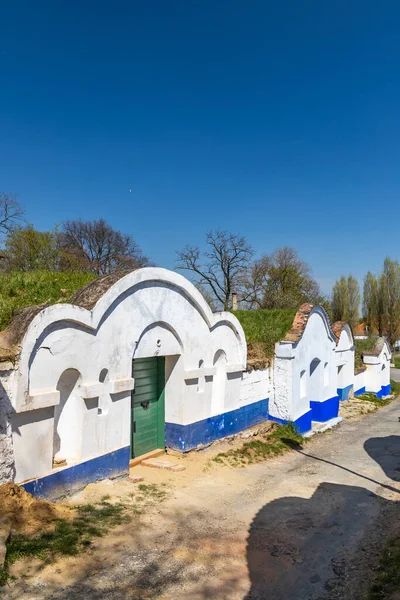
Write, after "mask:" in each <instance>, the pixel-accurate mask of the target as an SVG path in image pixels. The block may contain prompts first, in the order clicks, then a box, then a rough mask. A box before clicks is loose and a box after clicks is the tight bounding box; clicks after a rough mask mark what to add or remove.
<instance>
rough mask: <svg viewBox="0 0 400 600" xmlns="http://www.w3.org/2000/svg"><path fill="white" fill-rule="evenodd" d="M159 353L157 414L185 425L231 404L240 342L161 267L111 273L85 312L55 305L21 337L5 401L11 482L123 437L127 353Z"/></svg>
mask: <svg viewBox="0 0 400 600" xmlns="http://www.w3.org/2000/svg"><path fill="white" fill-rule="evenodd" d="M149 356H165V357H166V389H165V397H166V402H165V412H166V421H167V422H171V423H177V424H182V425H186V424H187V423H194V422H197V421H200V420H202V419H204V418H208V417H209V416H210V415H213V414H215V415H217V414H221V413H224V412H227V411H232V410H235V409H237V408H238V407H239V406H240V385H241V378H242V371H243V370H244V368H245V365H246V343H245V338H244V333H243V330H242V327H241V325H240V323H239V322H238V321H237V319H236V318H235V317H234V316H233V315H232V314H230V313H215V314H213V313H212V312H211V310H210V308H209V307H208V305H207V303H206V302H205V300H204V298H203V297H202V296H201V294H200V293H199V292H198V290H197V289H196V288H195V287H194V286H193V285H192V284H191V283H190V282H189V281H187V280H186V279H185V278H184V277H182V276H181V275H178V274H176V273H172V272H170V271H167V270H165V269H159V268H153V267H151V268H145V269H140V270H137V271H135V272H133V273H129V274H128V275H126V276H125V277H122V278H120V279H118V280H117V281H116V282H115V283H114V284H113V285H112V287H110V288H109V289H108V291H106V293H105V294H104V295H103V296H102V297H100V299H99V300H98V302H97V303H96V304H95V306H94V307H93V309H92V310H87V309H85V308H81V307H77V306H72V305H62V304H59V305H54V306H50V307H48V308H45V309H44V310H42V311H41V312H39V314H37V315H36V316H35V317H34V318H33V320H32V321H31V323H30V324H29V326H28V328H27V330H26V333H25V335H24V338H23V340H22V344H21V353H20V359H19V363H18V365H17V371H16V378H15V385H14V387H13V393H12V395H11V402H12V405H13V409H14V413H15V414H14V416H13V417H12V424H13V430H14V445H15V465H16V480H17V481H21V480H25V479H28V478H33V477H37V476H41V475H42V474H43V473H46V472H48V471H51V469H52V463H53V456H54V455H55V458H57V459H60V458H65V459H66V460H67V462H68V464H72V463H74V462H76V461H81V460H84V459H87V458H90V457H94V456H98V455H100V454H105V453H108V452H111V451H113V450H115V449H118V448H123V447H126V446H128V445H129V444H130V420H131V415H130V405H131V390H132V388H133V386H134V381H133V379H132V359H134V358H140V357H149Z"/></svg>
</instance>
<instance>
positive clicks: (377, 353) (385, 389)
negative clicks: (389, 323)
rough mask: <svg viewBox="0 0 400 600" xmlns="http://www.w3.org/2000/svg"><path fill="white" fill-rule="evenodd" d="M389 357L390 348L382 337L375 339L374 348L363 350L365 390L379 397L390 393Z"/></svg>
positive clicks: (390, 353)
mask: <svg viewBox="0 0 400 600" xmlns="http://www.w3.org/2000/svg"><path fill="white" fill-rule="evenodd" d="M391 359H392V349H391V348H390V345H389V343H388V341H387V340H386V339H385V338H383V337H381V338H378V339H377V342H376V344H375V348H374V349H373V350H372V351H371V352H364V355H363V362H364V365H365V366H366V371H365V373H364V382H365V390H366V391H367V392H372V393H373V394H376V395H377V396H378V397H379V398H382V397H383V396H387V395H388V394H390V362H391Z"/></svg>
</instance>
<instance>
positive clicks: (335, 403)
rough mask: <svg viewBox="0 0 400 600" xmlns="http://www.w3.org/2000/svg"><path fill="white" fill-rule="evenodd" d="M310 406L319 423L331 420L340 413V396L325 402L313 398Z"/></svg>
mask: <svg viewBox="0 0 400 600" xmlns="http://www.w3.org/2000/svg"><path fill="white" fill-rule="evenodd" d="M310 406H311V410H312V413H313V414H312V420H313V421H318V422H319V423H323V422H325V421H329V420H330V419H334V418H335V417H337V416H338V414H339V396H334V397H333V398H329V399H328V400H324V401H323V402H316V401H314V400H311V402H310Z"/></svg>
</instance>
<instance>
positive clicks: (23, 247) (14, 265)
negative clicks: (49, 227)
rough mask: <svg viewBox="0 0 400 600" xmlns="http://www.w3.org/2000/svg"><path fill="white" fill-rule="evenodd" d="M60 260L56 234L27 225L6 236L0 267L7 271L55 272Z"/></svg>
mask: <svg viewBox="0 0 400 600" xmlns="http://www.w3.org/2000/svg"><path fill="white" fill-rule="evenodd" d="M60 259H61V256H60V250H59V247H58V241H57V234H56V233H55V232H52V231H37V230H36V229H34V228H33V226H32V225H28V226H27V227H17V228H16V229H13V230H11V231H10V232H9V234H8V235H7V238H6V241H5V248H4V254H3V265H2V266H3V268H4V269H5V270H8V271H24V272H26V271H38V270H39V271H56V270H58V269H59V268H60Z"/></svg>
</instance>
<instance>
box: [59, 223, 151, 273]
mask: <svg viewBox="0 0 400 600" xmlns="http://www.w3.org/2000/svg"><path fill="white" fill-rule="evenodd" d="M59 243H60V247H61V249H62V253H63V268H64V269H65V268H74V269H83V270H86V271H91V272H93V273H96V274H97V275H105V274H108V273H111V272H113V271H116V270H118V269H138V268H140V267H145V266H147V265H149V264H150V263H149V259H148V258H147V257H146V256H144V255H143V253H142V251H141V249H140V247H139V245H138V244H137V243H136V242H135V241H134V240H133V238H132V236H130V235H128V234H123V233H121V232H120V231H117V230H116V229H114V228H113V227H111V225H109V224H108V223H107V222H106V221H105V220H104V219H99V220H98V221H82V220H80V219H79V220H75V221H66V222H65V223H63V226H62V230H61V232H60V234H59Z"/></svg>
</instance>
